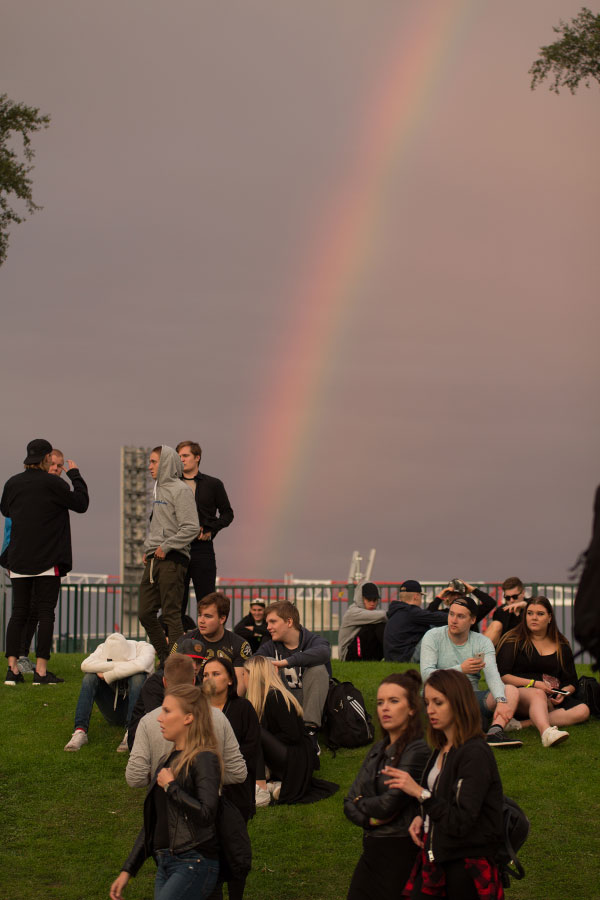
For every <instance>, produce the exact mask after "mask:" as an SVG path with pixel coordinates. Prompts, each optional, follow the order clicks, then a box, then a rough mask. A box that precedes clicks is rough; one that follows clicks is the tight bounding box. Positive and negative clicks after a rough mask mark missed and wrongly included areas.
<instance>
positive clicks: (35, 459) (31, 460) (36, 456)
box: [23, 438, 52, 466]
mask: <svg viewBox="0 0 600 900" xmlns="http://www.w3.org/2000/svg"><path fill="white" fill-rule="evenodd" d="M49 453H52V444H49V443H48V441H45V440H44V438H34V439H33V440H32V441H29V443H28V444H27V456H26V457H25V459H24V460H23V465H24V466H35V465H36V464H37V463H41V461H42V460H43V458H44V457H45V456H48V454H49Z"/></svg>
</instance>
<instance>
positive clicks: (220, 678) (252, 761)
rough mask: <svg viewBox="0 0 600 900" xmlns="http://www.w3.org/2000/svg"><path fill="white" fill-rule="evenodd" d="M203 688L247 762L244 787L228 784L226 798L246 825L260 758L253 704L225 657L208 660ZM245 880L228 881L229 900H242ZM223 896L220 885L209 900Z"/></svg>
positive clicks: (254, 809)
mask: <svg viewBox="0 0 600 900" xmlns="http://www.w3.org/2000/svg"><path fill="white" fill-rule="evenodd" d="M202 678H203V681H202V687H203V690H204V692H205V693H206V694H207V696H208V698H209V700H210V704H211V706H214V707H216V708H217V709H220V710H222V711H223V714H224V715H225V716H226V717H227V719H228V720H229V724H230V725H231V727H232V729H233V733H234V734H235V736H236V738H237V742H238V744H239V745H240V751H241V753H242V756H243V757H244V760H245V762H246V768H247V769H248V775H247V776H246V780H245V781H244V782H242V784H226V785H224V786H223V796H225V797H228V798H229V799H230V800H231V802H232V803H234V804H235V806H237V808H238V809H239V811H240V812H241V814H242V816H243V817H244V821H245V822H247V821H248V819H250V818H252V816H253V815H254V813H255V811H256V806H255V801H254V792H255V783H256V765H257V762H258V759H259V757H260V724H259V721H258V716H257V715H256V713H255V711H254V707H253V706H252V704H251V703H250V702H249V701H248V700H245V699H244V698H243V697H239V696H238V693H237V688H236V685H237V678H236V674H235V670H234V668H233V664H232V663H231V661H230V660H229V659H227V658H225V657H214V658H213V659H209V660H207V662H206V663H205V664H204V669H203V670H202ZM245 884H246V879H245V878H243V879H231V878H230V879H229V880H228V881H227V889H228V891H229V898H230V900H242V897H243V896H244V886H245ZM222 896H223V892H222V888H221V883H219V885H218V886H217V887H216V888H215V890H214V891H213V893H212V894H211V897H210V900H220V898H221V897H222Z"/></svg>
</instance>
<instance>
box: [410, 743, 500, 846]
mask: <svg viewBox="0 0 600 900" xmlns="http://www.w3.org/2000/svg"><path fill="white" fill-rule="evenodd" d="M435 756H436V754H435V753H432V755H431V758H430V760H429V763H428V764H427V767H426V769H425V772H424V773H423V779H422V782H421V783H422V784H423V785H424V786H426V784H427V774H428V773H429V771H430V769H431V767H432V766H433V764H434V762H435ZM502 799H503V792H502V782H501V781H500V775H499V773H498V766H497V765H496V760H495V758H494V754H493V752H492V750H491V749H490V747H488V745H487V744H486V742H485V741H484V740H483V738H478V737H477V738H471V739H470V740H468V741H466V742H465V743H464V744H462V745H461V746H460V747H452V748H451V749H450V750H449V751H448V753H447V755H446V759H445V761H444V765H443V766H442V771H441V772H440V774H439V777H438V780H437V784H436V785H435V790H434V792H433V796H432V797H431V798H430V799H429V800H425V801H424V803H423V804H422V805H421V809H422V815H428V816H429V820H430V822H429V833H428V835H427V840H426V842H425V849H426V850H427V851H428V852H429V853H430V854H431V856H430V858H431V859H432V860H435V862H440V863H442V862H447V861H449V860H452V859H465V858H466V857H481V856H484V857H487V858H488V859H493V858H494V856H495V855H496V852H497V851H498V849H499V847H500V845H501V843H502Z"/></svg>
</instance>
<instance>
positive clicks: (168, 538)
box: [144, 444, 200, 559]
mask: <svg viewBox="0 0 600 900" xmlns="http://www.w3.org/2000/svg"><path fill="white" fill-rule="evenodd" d="M182 475H183V465H182V463H181V460H180V459H179V454H178V453H176V451H175V450H173V448H172V447H167V445H166V444H163V445H162V451H161V454H160V462H159V464H158V474H157V478H156V481H155V483H154V502H153V503H152V517H151V519H150V530H149V531H148V537H147V538H146V541H145V543H144V553H152V552H154V550H156V549H157V547H161V548H162V550H164V552H165V554H167V553H169V552H170V551H171V550H176V551H177V552H178V553H183V555H184V556H187V557H188V559H189V556H190V544H191V542H192V541H193V540H195V538H197V537H198V535H199V533H200V523H199V522H198V513H197V511H196V500H195V499H194V494H193V492H192V491H190V489H189V487H187V486H186V485H185V484H184V483H183V481H181V476H182Z"/></svg>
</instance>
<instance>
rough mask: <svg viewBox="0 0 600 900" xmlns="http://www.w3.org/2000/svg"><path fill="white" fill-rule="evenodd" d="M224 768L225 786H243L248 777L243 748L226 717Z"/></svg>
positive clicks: (224, 726) (224, 721)
mask: <svg viewBox="0 0 600 900" xmlns="http://www.w3.org/2000/svg"><path fill="white" fill-rule="evenodd" d="M255 715H256V713H255ZM223 768H224V770H225V771H224V775H223V784H242V783H243V782H244V781H245V780H246V776H247V775H248V769H247V768H246V761H245V759H244V755H243V753H242V748H241V746H240V745H239V743H238V740H237V738H236V736H235V733H234V731H233V728H232V727H231V725H230V723H229V721H228V720H227V718H226V717H225V716H223Z"/></svg>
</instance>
